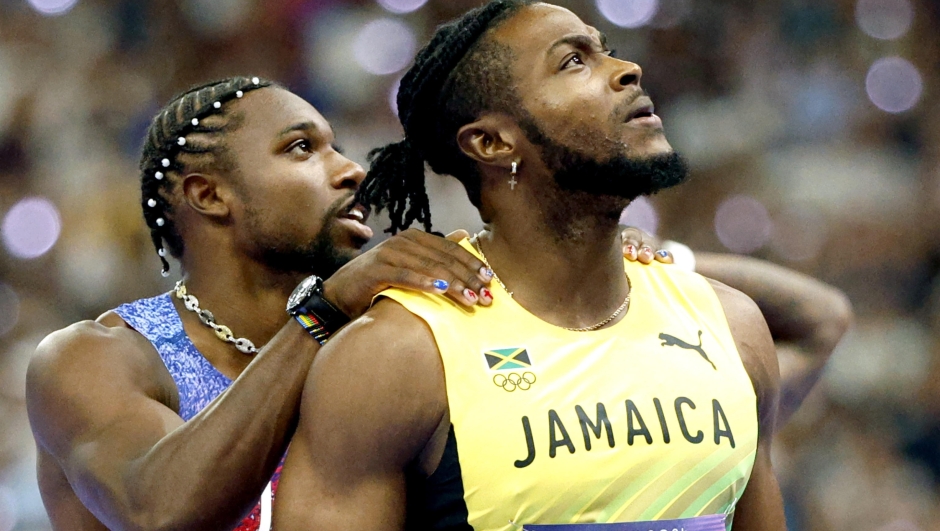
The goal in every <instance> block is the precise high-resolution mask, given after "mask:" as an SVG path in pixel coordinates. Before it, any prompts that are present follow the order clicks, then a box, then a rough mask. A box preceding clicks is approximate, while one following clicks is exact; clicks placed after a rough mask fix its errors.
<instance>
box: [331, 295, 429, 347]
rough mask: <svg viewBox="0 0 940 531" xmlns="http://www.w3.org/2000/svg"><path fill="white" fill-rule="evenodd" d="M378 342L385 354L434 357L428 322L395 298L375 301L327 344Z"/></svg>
mask: <svg viewBox="0 0 940 531" xmlns="http://www.w3.org/2000/svg"><path fill="white" fill-rule="evenodd" d="M334 341H338V342H343V343H359V342H367V343H377V344H378V345H380V346H381V348H382V349H383V350H384V351H386V352H387V353H388V355H392V356H394V355H396V353H399V352H411V353H420V352H426V353H433V354H435V355H436V354H437V345H436V343H435V341H434V334H433V333H432V332H431V329H430V328H429V327H428V324H427V322H425V320H424V319H422V318H421V317H420V316H419V315H417V314H415V313H414V312H413V311H411V310H410V309H409V308H408V307H407V306H405V305H404V304H402V303H401V302H399V301H398V300H396V299H392V298H382V299H380V300H378V301H377V302H376V303H375V304H374V305H373V306H372V308H370V309H369V311H367V312H366V313H365V314H363V315H362V316H361V317H359V318H358V319H355V320H354V321H353V322H351V323H350V324H349V325H347V326H346V327H344V328H343V330H342V331H340V333H339V334H337V336H336V337H334V338H333V339H331V340H330V342H331V343H332V342H334Z"/></svg>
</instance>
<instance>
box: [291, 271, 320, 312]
mask: <svg viewBox="0 0 940 531" xmlns="http://www.w3.org/2000/svg"><path fill="white" fill-rule="evenodd" d="M318 280H320V279H319V278H317V276H316V275H311V276H309V277H307V278H305V279H304V280H303V282H301V283H300V284H298V285H297V287H296V288H294V292H293V293H291V294H290V297H289V298H288V299H287V311H288V312H292V311H294V310H295V309H296V308H297V307H298V306H300V305H301V304H303V303H304V301H306V300H307V299H308V298H309V297H310V293H311V292H312V291H313V289H314V288H315V287H317V281H318Z"/></svg>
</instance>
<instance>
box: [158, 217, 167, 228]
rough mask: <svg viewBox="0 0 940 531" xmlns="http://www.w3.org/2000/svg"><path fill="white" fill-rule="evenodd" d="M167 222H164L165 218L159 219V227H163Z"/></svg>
mask: <svg viewBox="0 0 940 531" xmlns="http://www.w3.org/2000/svg"><path fill="white" fill-rule="evenodd" d="M164 223H166V221H163V218H157V226H158V227H162V226H163V224H164Z"/></svg>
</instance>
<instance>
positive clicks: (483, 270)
mask: <svg viewBox="0 0 940 531" xmlns="http://www.w3.org/2000/svg"><path fill="white" fill-rule="evenodd" d="M480 274H481V275H483V278H485V279H487V280H488V279H491V278H493V270H492V269H490V268H488V267H486V266H483V267H481V268H480Z"/></svg>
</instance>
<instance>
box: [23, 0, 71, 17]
mask: <svg viewBox="0 0 940 531" xmlns="http://www.w3.org/2000/svg"><path fill="white" fill-rule="evenodd" d="M77 3H78V0H29V5H30V6H32V8H33V9H35V10H36V11H39V12H40V13H42V14H43V15H62V14H64V13H68V12H69V11H70V10H71V9H72V8H73V7H75V4H77Z"/></svg>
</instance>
